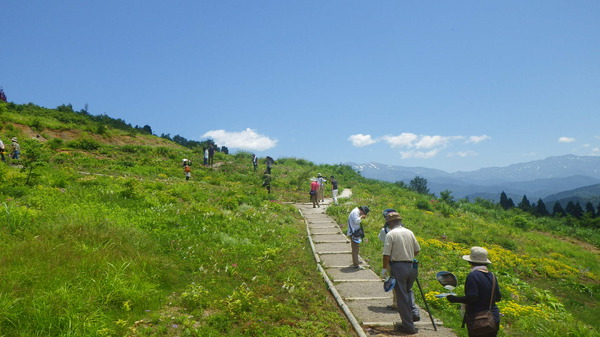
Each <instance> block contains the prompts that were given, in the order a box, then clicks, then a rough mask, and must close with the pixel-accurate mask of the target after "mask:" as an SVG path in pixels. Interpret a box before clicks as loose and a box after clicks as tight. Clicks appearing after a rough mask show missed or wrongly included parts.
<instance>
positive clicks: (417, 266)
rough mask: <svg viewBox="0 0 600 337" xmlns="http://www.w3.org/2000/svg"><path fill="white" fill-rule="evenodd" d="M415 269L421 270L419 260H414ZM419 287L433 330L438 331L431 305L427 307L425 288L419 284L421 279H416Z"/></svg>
mask: <svg viewBox="0 0 600 337" xmlns="http://www.w3.org/2000/svg"><path fill="white" fill-rule="evenodd" d="M413 268H415V269H417V270H418V269H419V261H418V260H417V259H413ZM416 281H417V286H419V291H420V292H421V297H423V302H424V303H425V309H427V313H428V314H429V318H430V319H431V324H433V329H434V330H435V331H437V326H436V325H435V322H434V321H433V316H431V311H429V305H427V300H426V299H425V294H423V288H421V283H420V282H419V277H418V276H417V278H416Z"/></svg>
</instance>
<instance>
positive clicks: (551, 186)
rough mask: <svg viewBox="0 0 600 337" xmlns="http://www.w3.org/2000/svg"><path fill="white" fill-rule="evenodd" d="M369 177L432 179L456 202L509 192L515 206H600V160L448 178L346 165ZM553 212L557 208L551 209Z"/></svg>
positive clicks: (574, 159)
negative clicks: (523, 203) (523, 202)
mask: <svg viewBox="0 0 600 337" xmlns="http://www.w3.org/2000/svg"><path fill="white" fill-rule="evenodd" d="M346 164H347V165H350V166H351V167H352V168H354V170H356V171H357V172H359V173H360V174H361V175H362V176H363V177H365V178H371V179H377V180H382V181H388V182H397V181H403V182H404V183H406V184H408V183H409V182H410V181H411V180H412V179H414V178H415V177H416V176H419V177H422V178H425V179H427V186H428V187H429V191H430V192H431V193H434V194H436V195H439V194H440V192H441V191H444V190H449V191H451V192H452V196H454V198H455V199H463V198H469V200H474V199H475V198H484V199H488V200H492V201H494V202H498V201H499V200H500V194H501V193H502V192H503V191H504V192H505V193H506V195H507V196H508V197H509V198H512V199H513V201H514V202H515V203H519V202H520V201H521V199H522V198H523V195H526V196H527V199H529V201H530V202H537V200H538V199H540V198H541V199H542V200H543V201H544V203H545V204H546V205H547V206H548V205H554V203H555V202H556V201H559V202H561V204H563V203H564V204H566V202H568V201H570V200H576V201H579V202H580V203H581V204H582V206H583V205H585V203H587V202H588V201H592V203H594V205H597V204H598V202H599V201H600V157H595V156H575V155H564V156H556V157H549V158H546V159H543V160H536V161H531V162H526V163H519V164H513V165H509V166H506V167H490V168H482V169H479V170H476V171H470V172H462V171H461V172H454V173H448V172H445V171H442V170H437V169H430V168H424V167H405V166H393V165H386V164H380V163H368V164H357V163H346ZM548 207H551V206H548Z"/></svg>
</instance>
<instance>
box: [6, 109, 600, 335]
mask: <svg viewBox="0 0 600 337" xmlns="http://www.w3.org/2000/svg"><path fill="white" fill-rule="evenodd" d="M0 122H1V124H0V125H1V128H0V139H2V140H3V141H4V142H5V144H6V143H9V140H10V138H12V137H18V138H19V139H20V140H21V146H22V154H23V157H22V158H21V160H20V161H18V162H12V161H10V160H9V162H8V163H7V164H2V163H0V184H1V186H2V189H0V202H1V204H0V207H1V211H2V212H1V213H0V259H2V260H1V263H0V274H1V275H2V278H0V335H3V336H349V335H352V331H351V327H350V325H349V324H348V322H347V321H346V319H345V318H344V316H343V315H342V314H341V313H340V311H339V309H338V308H337V305H336V304H335V302H334V301H333V300H332V298H331V296H330V295H329V293H328V291H327V289H326V287H325V285H324V283H323V282H322V279H321V277H320V275H318V273H317V270H316V268H315V266H314V261H313V260H312V255H311V252H310V247H309V246H308V244H307V240H306V238H305V235H306V233H305V227H304V223H303V221H302V219H301V218H300V216H299V213H298V211H297V210H296V209H295V208H294V207H293V206H292V205H291V204H289V203H290V202H299V201H302V202H303V201H307V199H308V193H307V191H308V183H309V178H310V177H312V176H314V175H316V173H317V172H322V173H323V174H326V175H327V176H328V175H330V174H333V175H335V176H336V177H337V178H338V180H339V181H340V187H342V188H352V190H353V193H354V195H353V197H352V198H351V199H349V200H345V201H344V202H342V203H341V204H340V205H338V206H331V207H330V208H329V209H328V212H329V214H330V215H331V216H333V217H334V218H336V219H337V220H338V222H339V223H345V222H346V218H347V214H348V212H349V211H350V210H351V209H352V208H353V207H355V206H356V205H361V204H367V205H369V206H370V207H371V209H372V210H373V212H372V213H371V216H369V217H368V218H367V219H366V221H365V229H366V232H367V240H365V241H366V242H365V243H364V244H363V245H362V247H361V254H362V255H363V256H364V257H366V258H369V259H370V260H371V264H372V266H373V268H375V269H376V270H378V268H380V267H381V262H380V260H381V248H382V245H381V242H379V240H378V239H377V234H378V232H379V229H380V228H381V225H382V224H383V219H382V218H381V216H380V215H379V214H380V212H381V210H383V209H385V208H388V207H395V208H396V209H398V210H399V211H400V212H401V214H402V215H403V217H404V219H405V223H406V226H407V227H409V228H411V229H412V230H413V231H414V232H415V233H416V234H417V236H418V239H419V241H420V242H421V244H422V249H423V250H422V253H421V254H420V255H419V259H420V261H421V269H420V277H419V279H420V281H421V284H422V286H423V288H424V291H425V292H426V296H427V299H428V303H429V305H430V306H431V307H432V310H433V311H434V315H436V316H439V317H442V319H443V320H444V322H445V324H446V325H448V326H451V327H453V328H456V331H457V332H458V333H459V334H461V335H462V336H464V335H466V334H465V332H464V330H463V329H460V328H459V327H460V317H459V312H458V310H457V309H456V308H455V307H454V306H453V305H449V304H448V303H446V302H444V301H441V300H438V299H436V298H435V297H434V296H433V295H434V294H436V293H438V292H441V291H443V290H444V289H443V288H441V286H439V284H437V281H435V278H434V275H435V273H436V272H437V271H439V270H450V271H453V272H455V273H456V274H457V276H458V277H459V280H461V283H462V282H464V277H465V276H466V274H467V273H468V268H467V265H466V262H464V261H462V259H460V256H462V255H463V254H467V253H468V249H469V247H470V246H472V245H480V246H484V247H486V248H487V249H488V250H489V251H490V255H491V256H490V258H491V259H492V261H494V264H493V265H492V269H493V271H494V272H496V273H497V275H498V279H499V284H500V286H501V287H502V291H503V295H504V301H502V302H501V309H502V312H503V313H504V317H503V323H502V330H501V335H502V336H524V335H529V336H598V335H599V332H598V326H599V325H600V324H599V321H598V318H597V317H600V308H598V303H599V301H598V290H600V286H599V282H598V275H600V263H598V262H599V256H598V246H597V245H593V244H589V243H583V242H582V241H580V240H577V239H576V238H575V237H576V236H577V235H581V234H582V233H587V237H588V239H589V240H588V242H592V243H593V242H598V241H597V240H598V239H597V238H598V233H597V232H596V231H594V230H592V229H585V231H586V232H581V230H583V229H578V228H572V229H569V230H566V231H565V230H564V229H563V228H562V227H560V225H558V224H557V223H554V222H552V219H543V220H540V219H536V218H532V217H528V216H527V214H523V213H519V211H518V210H513V211H511V212H505V211H502V210H500V209H499V208H498V207H497V206H496V205H493V204H489V203H482V202H478V203H468V202H464V201H463V202H452V201H451V200H446V201H441V200H432V198H431V197H428V196H424V195H419V194H416V193H414V192H410V191H407V190H405V189H402V188H400V187H399V186H397V185H394V184H389V183H382V182H376V181H371V180H367V179H364V178H362V177H360V176H358V175H357V174H356V173H355V172H353V171H352V170H351V169H350V168H349V167H346V166H338V165H314V164H313V163H311V162H308V161H306V160H303V159H296V158H283V159H278V160H277V163H276V164H275V165H274V168H273V182H272V187H273V193H272V194H270V195H268V194H267V193H266V190H265V189H264V188H261V186H260V185H261V181H262V174H261V172H260V170H259V171H258V172H255V171H253V169H252V165H251V161H250V154H248V153H238V154H235V155H224V154H221V153H217V154H216V158H215V162H216V165H215V166H214V167H212V168H206V167H202V166H201V165H199V163H200V161H201V154H200V153H199V152H196V150H191V149H187V148H183V147H181V146H178V145H176V144H174V143H172V142H169V141H166V140H164V139H160V138H158V137H154V136H151V135H149V134H143V133H140V132H138V130H135V129H128V128H126V127H124V128H115V127H113V124H114V123H113V122H114V121H112V122H110V123H107V122H106V120H104V121H103V120H99V119H98V118H94V117H93V116H87V115H85V114H81V113H73V112H70V111H58V110H52V109H44V108H41V107H37V106H35V105H32V104H28V105H15V104H12V103H9V104H6V103H0ZM121 124H122V123H121ZM121 124H119V123H117V125H121ZM35 135H40V136H41V138H42V140H39V139H32V138H33V137H35ZM7 145H8V144H7ZM184 157H185V158H190V159H192V160H193V162H194V165H193V166H192V179H191V180H190V181H185V179H184V172H183V169H182V167H181V166H180V162H181V159H182V158H184ZM261 167H263V168H264V166H263V165H261ZM457 290H458V291H459V292H460V291H461V290H462V289H461V288H460V287H459V289H457ZM418 297H420V296H418Z"/></svg>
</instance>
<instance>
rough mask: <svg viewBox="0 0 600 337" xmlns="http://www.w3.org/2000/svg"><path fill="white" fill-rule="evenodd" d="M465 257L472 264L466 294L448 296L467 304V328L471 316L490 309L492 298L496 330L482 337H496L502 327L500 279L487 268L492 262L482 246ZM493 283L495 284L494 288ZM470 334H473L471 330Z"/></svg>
mask: <svg viewBox="0 0 600 337" xmlns="http://www.w3.org/2000/svg"><path fill="white" fill-rule="evenodd" d="M463 259H465V260H467V261H468V262H469V263H470V264H471V266H472V268H471V272H470V273H469V275H467V280H466V281H465V296H454V295H448V296H447V297H446V298H447V299H448V301H450V302H452V303H464V304H466V305H467V308H466V312H465V319H464V321H465V323H466V324H467V329H468V328H469V326H470V324H471V322H472V321H471V319H470V317H472V316H473V315H474V314H475V313H477V312H480V311H487V310H488V309H490V299H491V312H492V314H493V316H494V320H495V321H496V331H494V332H492V333H490V334H488V335H485V336H482V337H496V336H497V335H498V328H499V327H500V310H499V309H498V306H497V305H496V302H498V301H500V300H501V299H502V294H501V293H500V287H499V286H498V280H497V279H496V280H494V279H495V278H496V276H495V275H494V274H492V272H490V271H489V270H488V268H487V266H488V264H490V263H492V262H491V261H490V260H489V259H488V252H487V250H485V249H484V248H482V247H472V248H471V254H470V255H464V256H463ZM492 285H494V287H493V289H492ZM492 292H493V295H492ZM469 336H471V334H470V331H469Z"/></svg>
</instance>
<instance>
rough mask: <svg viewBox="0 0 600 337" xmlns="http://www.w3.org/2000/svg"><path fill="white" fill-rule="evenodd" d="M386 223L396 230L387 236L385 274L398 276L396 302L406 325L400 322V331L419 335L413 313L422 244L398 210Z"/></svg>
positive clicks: (383, 271) (384, 251)
mask: <svg viewBox="0 0 600 337" xmlns="http://www.w3.org/2000/svg"><path fill="white" fill-rule="evenodd" d="M386 222H387V223H388V224H389V226H390V227H392V229H391V230H390V231H389V232H388V233H387V234H386V236H385V243H384V245H383V270H382V271H381V276H382V277H385V276H386V274H388V273H389V274H391V275H392V276H393V277H394V278H395V279H396V285H395V287H394V291H395V292H396V297H397V301H396V305H397V306H398V313H399V314H400V318H401V319H402V324H401V325H398V326H397V327H396V330H398V331H400V332H403V333H407V334H416V333H417V329H416V328H415V324H414V320H417V319H416V317H414V313H413V312H412V308H411V306H412V303H411V295H410V293H411V292H412V287H413V284H414V283H415V281H416V279H417V276H418V269H417V268H415V266H413V265H414V263H415V262H414V258H415V256H416V255H417V254H419V251H420V250H421V247H420V246H419V243H418V242H417V238H416V237H415V235H414V233H413V232H412V231H411V230H410V229H407V228H405V227H404V226H403V225H402V218H401V217H400V214H399V213H398V212H391V213H388V216H387V218H386Z"/></svg>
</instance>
